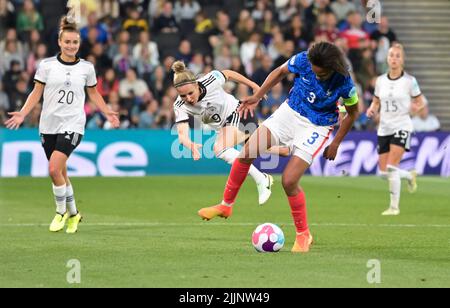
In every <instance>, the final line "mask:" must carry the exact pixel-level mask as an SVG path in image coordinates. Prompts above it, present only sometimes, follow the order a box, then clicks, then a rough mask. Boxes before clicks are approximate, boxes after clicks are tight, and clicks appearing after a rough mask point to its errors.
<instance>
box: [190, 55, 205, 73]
mask: <svg viewBox="0 0 450 308" xmlns="http://www.w3.org/2000/svg"><path fill="white" fill-rule="evenodd" d="M204 68H205V61H204V58H203V54H201V53H199V52H196V53H195V54H194V55H193V56H192V60H191V62H190V63H189V64H188V69H189V70H190V71H191V72H192V73H193V74H194V75H195V76H199V75H200V73H201V72H202V71H203V69H204Z"/></svg>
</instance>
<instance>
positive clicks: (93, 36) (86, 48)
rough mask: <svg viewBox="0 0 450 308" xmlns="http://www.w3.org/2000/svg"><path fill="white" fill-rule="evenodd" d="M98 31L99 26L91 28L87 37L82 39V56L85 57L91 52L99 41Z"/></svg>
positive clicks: (80, 53) (80, 52)
mask: <svg viewBox="0 0 450 308" xmlns="http://www.w3.org/2000/svg"><path fill="white" fill-rule="evenodd" d="M97 37H98V31H97V28H89V30H88V33H87V38H86V39H85V40H81V46H80V51H79V55H80V57H81V58H83V59H85V58H87V57H88V55H89V54H90V53H91V50H92V48H93V47H94V45H95V44H96V43H97Z"/></svg>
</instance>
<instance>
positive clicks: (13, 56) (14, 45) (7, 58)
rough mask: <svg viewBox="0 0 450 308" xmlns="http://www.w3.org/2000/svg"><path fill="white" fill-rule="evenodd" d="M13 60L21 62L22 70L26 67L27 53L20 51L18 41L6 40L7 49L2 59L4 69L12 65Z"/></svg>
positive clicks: (0, 61)
mask: <svg viewBox="0 0 450 308" xmlns="http://www.w3.org/2000/svg"><path fill="white" fill-rule="evenodd" d="M13 61H15V62H18V63H19V64H20V70H24V69H25V54H24V53H22V52H20V51H19V49H18V41H13V40H11V41H6V45H5V50H4V53H3V54H2V57H1V59H0V63H1V64H2V66H3V67H2V69H3V71H4V70H6V69H7V68H9V67H11V63H12V62H13Z"/></svg>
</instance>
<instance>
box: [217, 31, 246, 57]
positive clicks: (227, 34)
mask: <svg viewBox="0 0 450 308" xmlns="http://www.w3.org/2000/svg"><path fill="white" fill-rule="evenodd" d="M210 44H211V46H212V47H213V55H214V57H216V56H218V55H219V54H221V52H222V47H223V46H227V47H228V48H229V50H230V53H231V55H232V56H233V57H234V56H239V51H240V49H239V41H238V39H237V37H236V36H234V34H233V32H232V31H231V30H225V31H224V32H223V34H221V35H217V36H212V37H211V39H210Z"/></svg>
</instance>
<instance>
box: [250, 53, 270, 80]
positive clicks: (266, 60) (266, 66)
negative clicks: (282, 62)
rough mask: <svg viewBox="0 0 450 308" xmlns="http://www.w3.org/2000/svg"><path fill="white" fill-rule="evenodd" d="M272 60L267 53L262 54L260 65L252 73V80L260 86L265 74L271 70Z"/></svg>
mask: <svg viewBox="0 0 450 308" xmlns="http://www.w3.org/2000/svg"><path fill="white" fill-rule="evenodd" d="M272 68H273V60H272V58H271V57H270V56H269V55H268V54H264V55H263V58H262V62H261V67H260V68H258V69H257V70H256V71H255V73H254V74H253V75H252V81H254V82H255V83H256V84H257V85H259V86H261V85H262V84H263V83H264V80H266V78H267V76H269V74H270V73H271V72H272Z"/></svg>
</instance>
